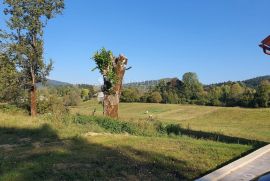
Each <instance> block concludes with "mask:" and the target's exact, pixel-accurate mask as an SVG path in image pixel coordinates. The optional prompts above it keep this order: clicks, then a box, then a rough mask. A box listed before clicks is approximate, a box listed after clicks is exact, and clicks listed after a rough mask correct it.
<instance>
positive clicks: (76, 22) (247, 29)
mask: <svg viewBox="0 0 270 181" xmlns="http://www.w3.org/2000/svg"><path fill="white" fill-rule="evenodd" d="M269 7H270V1H269V0H260V1H254V0H223V1H222V0H220V1H216V0H204V1H199V0H188V1H183V0H114V1H112V0H91V1H87V0H66V9H65V10H64V12H63V15H60V16H58V17H57V18H55V19H53V20H51V21H49V23H48V25H47V27H46V29H45V35H44V39H45V58H46V59H47V60H48V59H49V58H52V59H53V61H54V70H53V71H52V73H51V75H50V78H52V79H55V80H60V81H66V82H70V83H89V84H96V83H98V82H99V80H100V75H99V72H98V71H95V72H91V69H92V68H94V67H95V65H94V62H93V61H92V60H91V59H90V57H91V56H92V55H93V53H94V52H95V51H96V50H98V49H100V48H101V47H105V48H107V49H111V50H112V51H113V52H114V54H115V55H118V54H119V53H124V54H125V55H126V56H127V57H128V58H129V65H130V66H132V69H130V70H129V71H127V73H126V77H125V80H126V82H132V81H142V80H151V79H159V78H166V77H179V78H181V77H182V75H183V74H184V73H185V72H189V71H191V72H196V73H197V74H198V76H199V78H200V81H201V82H203V83H205V84H208V83H215V82H222V81H227V80H243V79H247V78H252V77H256V76H261V75H269V74H270V56H266V55H264V54H263V53H262V51H261V50H260V48H259V47H258V44H259V42H260V41H261V40H262V39H263V38H264V37H266V36H267V35H269V34H270V24H269ZM4 19H5V17H4V16H3V14H1V15H0V27H3V26H4V25H3V24H4Z"/></svg>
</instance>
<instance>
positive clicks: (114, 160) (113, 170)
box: [0, 124, 200, 181]
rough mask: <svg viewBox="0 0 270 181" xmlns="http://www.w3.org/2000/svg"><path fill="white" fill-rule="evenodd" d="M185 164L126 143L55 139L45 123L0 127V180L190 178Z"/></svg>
mask: <svg viewBox="0 0 270 181" xmlns="http://www.w3.org/2000/svg"><path fill="white" fill-rule="evenodd" d="M93 139H94V138H93ZM172 161H173V162H172ZM188 168H189V167H188V166H187V164H186V163H185V162H184V161H179V160H175V159H174V158H172V157H168V156H164V155H161V154H157V153H152V152H144V151H139V150H135V149H133V148H131V147H120V148H119V149H112V148H108V147H105V146H102V145H99V144H93V143H90V142H89V141H87V140H85V139H84V138H80V137H77V138H73V139H66V140H61V139H60V138H59V137H58V135H57V134H56V132H55V131H54V130H53V129H52V128H51V127H50V126H49V125H46V124H45V125H43V126H42V127H40V128H37V129H17V128H0V180H27V181H30V180H92V179H96V180H100V179H101V180H104V179H105V180H168V179H171V180H187V179H189V180H190V179H192V178H194V175H193V176H192V175H189V174H188V173H189V172H190V170H188ZM192 172H194V173H193V174H195V175H196V174H197V175H198V174H199V173H200V171H199V170H196V169H195V170H193V171H192Z"/></svg>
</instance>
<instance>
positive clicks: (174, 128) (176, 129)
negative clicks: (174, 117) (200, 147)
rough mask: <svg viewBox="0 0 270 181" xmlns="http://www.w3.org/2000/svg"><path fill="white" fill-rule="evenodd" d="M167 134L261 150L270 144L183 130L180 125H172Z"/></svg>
mask: <svg viewBox="0 0 270 181" xmlns="http://www.w3.org/2000/svg"><path fill="white" fill-rule="evenodd" d="M166 131H167V134H168V135H169V134H175V135H185V136H189V137H192V138H196V139H207V140H212V141H218V142H222V143H229V144H243V145H252V146H253V148H255V149H256V148H260V147H262V146H265V145H267V144H269V143H267V142H263V141H258V140H251V139H246V138H239V137H233V136H227V135H223V134H220V133H218V132H216V133H213V132H205V131H196V130H192V129H189V128H182V127H181V126H180V125H177V124H170V125H167V127H166Z"/></svg>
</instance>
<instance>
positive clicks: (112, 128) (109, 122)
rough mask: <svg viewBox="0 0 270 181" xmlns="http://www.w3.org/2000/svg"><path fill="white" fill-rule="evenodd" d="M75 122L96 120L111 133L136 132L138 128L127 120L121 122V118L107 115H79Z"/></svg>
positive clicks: (81, 122)
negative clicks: (117, 118) (116, 118)
mask: <svg viewBox="0 0 270 181" xmlns="http://www.w3.org/2000/svg"><path fill="white" fill-rule="evenodd" d="M74 122H75V123H79V124H87V123H89V122H95V123H97V124H98V125H99V126H100V127H102V128H104V129H105V130H108V131H109V132H111V133H129V134H136V132H137V131H136V128H135V127H134V126H133V125H131V124H130V123H127V122H121V121H119V120H115V119H111V118H107V117H95V116H84V115H77V116H76V117H75V119H74Z"/></svg>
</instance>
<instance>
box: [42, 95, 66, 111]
mask: <svg viewBox="0 0 270 181" xmlns="http://www.w3.org/2000/svg"><path fill="white" fill-rule="evenodd" d="M37 112H38V113H39V114H46V113H51V114H58V115H59V114H66V113H68V109H67V108H66V107H65V105H64V102H63V100H62V98H60V97H57V96H56V95H49V96H47V97H46V96H44V95H41V96H39V98H38V100H37Z"/></svg>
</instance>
